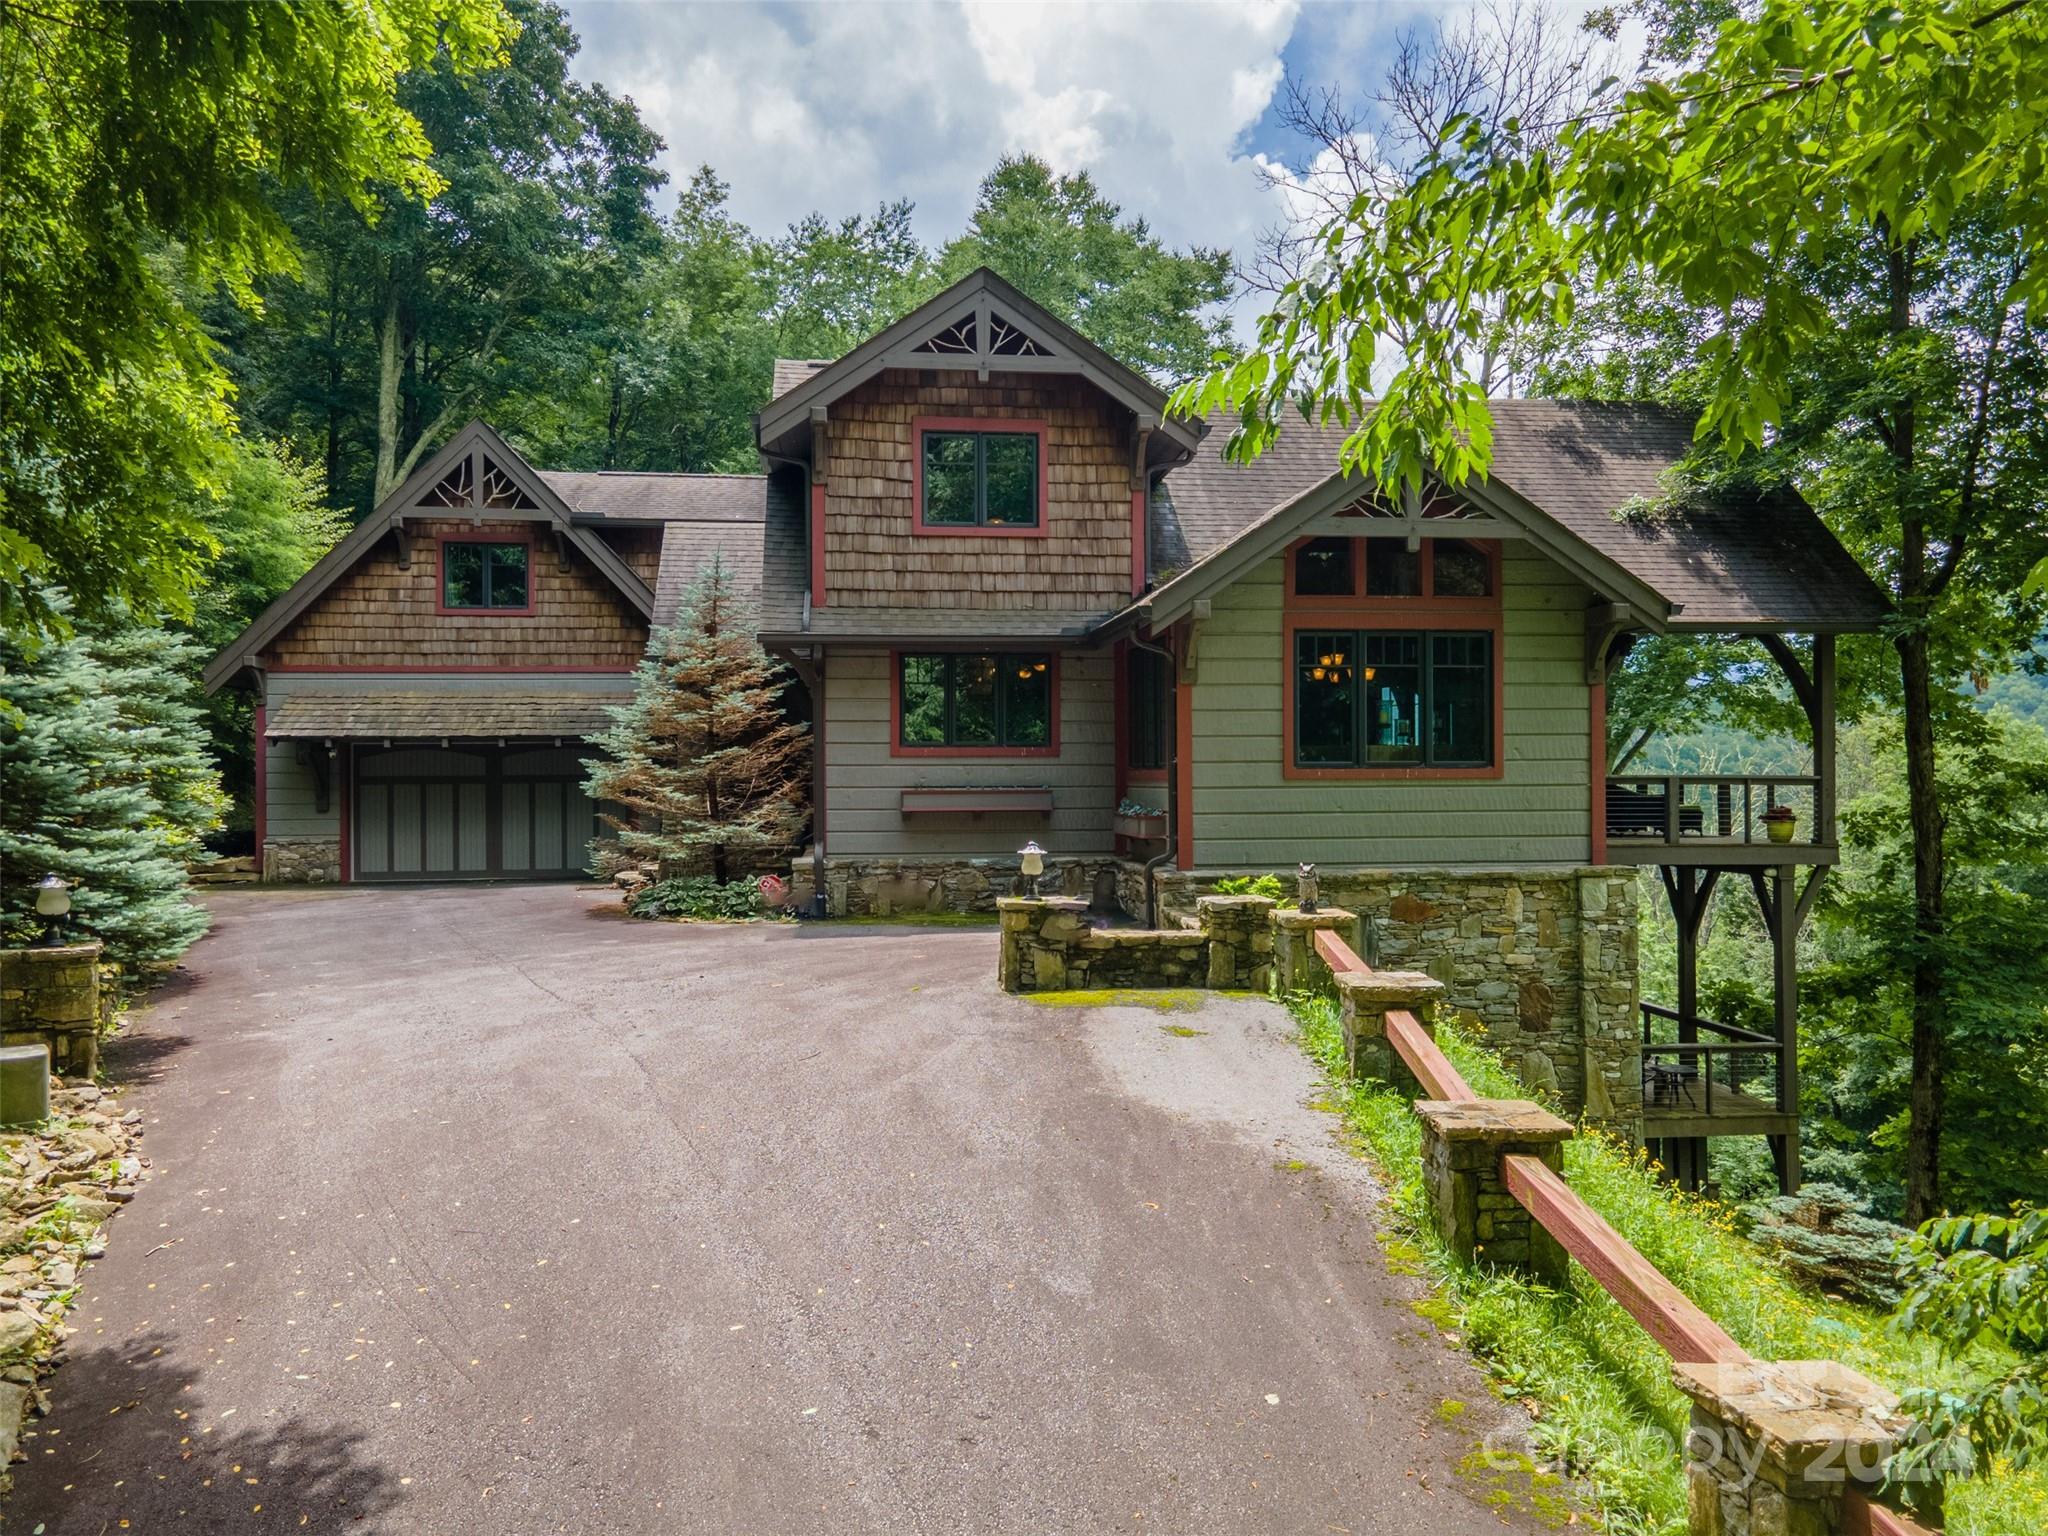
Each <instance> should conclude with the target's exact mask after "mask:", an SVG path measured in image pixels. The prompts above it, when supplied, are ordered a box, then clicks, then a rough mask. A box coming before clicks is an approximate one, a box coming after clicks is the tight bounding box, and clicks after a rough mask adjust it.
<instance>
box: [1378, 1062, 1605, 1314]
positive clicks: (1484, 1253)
mask: <svg viewBox="0 0 2048 1536" xmlns="http://www.w3.org/2000/svg"><path fill="white" fill-rule="evenodd" d="M1415 1114H1416V1118H1417V1119H1419V1120H1420V1121H1421V1122H1422V1179H1423V1186H1424V1188H1425V1190H1426V1192H1427V1194H1428V1197H1429V1207H1430V1211H1431V1213H1432V1214H1433V1215H1434V1216H1435V1218H1436V1224H1437V1231H1438V1234H1439V1235H1440V1236H1441V1237H1442V1238H1443V1240H1444V1246H1445V1247H1447V1248H1449V1249H1450V1250H1451V1251H1452V1252H1453V1253H1454V1254H1456V1255H1457V1256H1458V1257H1460V1258H1462V1259H1465V1260H1468V1261H1474V1262H1480V1261H1483V1262H1485V1263H1489V1264H1498V1265H1503V1266H1506V1267H1509V1268H1514V1269H1521V1270H1526V1271H1528V1272H1529V1273H1530V1274H1531V1275H1533V1276H1535V1277H1536V1278H1537V1279H1538V1280H1540V1281H1542V1282H1543V1283H1544V1284H1546V1285H1553V1286H1559V1287H1562V1286H1563V1285H1565V1284H1566V1283H1567V1282H1568V1280H1569V1261H1568V1260H1567V1258H1566V1255H1565V1251H1564V1249H1563V1248H1562V1247H1560V1246H1559V1244H1558V1242H1557V1239H1555V1238H1554V1237H1552V1236H1551V1235H1550V1234H1549V1233H1548V1232H1546V1231H1544V1229H1543V1227H1542V1225H1541V1223H1539V1222H1537V1221H1536V1219H1535V1218H1534V1217H1532V1216H1531V1215H1530V1214H1529V1212H1528V1211H1527V1210H1526V1209H1524V1207H1523V1205H1522V1203H1521V1202H1520V1201H1519V1200H1517V1199H1516V1198H1515V1197H1514V1195H1513V1194H1511V1193H1510V1192H1509V1190H1508V1187H1507V1182H1506V1180H1505V1178H1504V1177H1503V1176H1502V1173H1501V1159H1502V1158H1503V1157H1507V1156H1509V1155H1511V1154H1514V1155H1521V1156H1527V1157H1534V1158H1536V1159H1538V1160H1539V1161H1540V1162H1542V1163H1543V1164H1544V1166H1546V1167H1548V1168H1550V1169H1552V1170H1553V1171H1561V1170H1562V1168H1563V1166H1564V1144H1565V1142H1566V1141H1567V1140H1568V1139H1569V1138H1570V1136H1571V1134H1572V1128H1571V1126H1569V1125H1568V1124H1566V1123H1565V1122H1564V1121H1562V1120H1560V1119H1558V1117H1557V1116H1555V1115H1553V1114H1551V1113H1550V1112H1549V1111H1548V1110H1546V1109H1544V1108H1543V1107H1542V1106H1541V1105H1540V1104H1534V1103H1531V1102H1529V1101H1528V1100H1525V1099H1464V1100H1460V1101H1458V1102H1455V1103H1449V1102H1445V1101H1443V1100H1440V1099H1420V1100H1418V1101H1416V1104H1415Z"/></svg>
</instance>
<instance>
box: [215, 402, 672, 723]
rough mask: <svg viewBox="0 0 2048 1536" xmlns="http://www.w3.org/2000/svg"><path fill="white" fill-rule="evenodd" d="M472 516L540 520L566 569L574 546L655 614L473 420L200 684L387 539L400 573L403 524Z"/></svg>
mask: <svg viewBox="0 0 2048 1536" xmlns="http://www.w3.org/2000/svg"><path fill="white" fill-rule="evenodd" d="M465 512H466V513H468V514H469V515H470V520H471V521H472V522H475V523H478V524H481V523H484V522H486V521H489V522H493V523H502V522H534V523H545V524H547V525H548V526H549V528H550V529H551V530H552V532H553V534H554V539H555V554H556V558H557V559H558V560H559V561H560V562H561V564H562V565H563V567H564V568H566V567H567V566H568V563H569V551H570V550H571V549H572V548H573V549H575V550H576V551H577V552H578V553H580V554H581V555H582V556H583V557H584V558H585V559H586V560H588V561H589V562H590V564H591V565H592V566H593V567H595V568H596V570H597V571H598V573H599V574H600V575H602V576H603V577H604V578H605V579H606V580H607V581H608V582H610V583H611V585H612V586H613V587H615V588H617V590H618V592H619V595H620V596H621V597H622V598H624V599H625V601H626V603H627V605H628V606H629V607H630V608H632V609H633V610H634V611H635V612H637V613H639V614H640V616H641V617H642V618H643V619H650V620H651V619H652V617H653V615H654V592H653V590H652V589H651V588H650V587H649V586H648V585H647V583H646V582H645V581H643V580H641V578H640V577H639V575H638V574H637V573H635V572H634V570H633V568H632V567H631V566H629V565H627V564H626V562H625V560H624V559H623V558H621V557H620V555H619V553H618V551H617V550H615V549H613V548H612V546H611V545H610V544H608V543H606V542H605V541H604V540H603V539H601V538H599V537H598V536H597V534H596V533H594V532H593V531H591V529H590V528H588V527H586V526H583V525H580V524H578V523H577V522H576V521H575V518H574V514H573V513H572V512H571V511H570V509H569V507H568V505H567V504H566V503H565V502H564V501H563V500H562V499H561V498H560V497H559V496H557V495H556V494H555V493H554V492H553V491H552V490H550V489H549V488H548V485H547V482H546V481H544V480H542V479H541V478H540V476H539V475H537V474H535V473H534V472H533V470H532V469H531V468H530V467H528V465H527V463H526V460H525V459H523V458H521V457H520V455H519V453H518V451H517V450H516V449H514V448H513V447H512V445H511V444H509V443H507V442H506V441H505V440H504V439H503V438H502V437H500V436H499V435H498V434H497V433H496V432H494V431H492V430H491V429H490V428H489V427H488V426H486V425H485V424H484V423H483V422H481V421H472V422H471V423H470V424H469V425H468V426H466V427H464V428H463V429H462V430H461V431H460V432H458V433H456V434H455V436H454V437H453V438H452V439H451V440H450V441H449V442H448V443H447V445H446V446H444V447H443V448H442V449H441V451H440V452H439V453H436V454H435V455H434V456H433V457H432V458H430V459H428V460H427V461H426V463H424V464H422V465H421V466H420V467H419V468H418V469H416V470H414V471H413V473H412V474H411V476H409V477H408V478H407V479H406V481H405V483H404V484H403V485H401V486H399V488H398V489H397V490H395V491H393V492H392V493H391V494H390V495H389V496H387V497H385V498H384V500H383V502H382V503H381V504H380V505H379V506H378V507H377V509H376V511H374V512H372V513H371V514H370V515H369V516H368V517H366V518H364V519H363V521H362V522H360V523H358V524H357V525H356V528H355V531H354V532H353V533H351V534H349V535H348V537H346V538H345V539H343V540H342V541H341V542H340V543H339V544H336V545H335V546H334V548H332V549H331V550H329V551H328V552H327V553H326V554H325V555H324V556H322V557H321V559H320V561H319V563H318V564H316V565H315V566H314V567H313V568H312V569H311V570H310V571H308V572H306V574H305V575H304V576H301V577H300V578H299V579H298V581H297V582H295V583H294V584H293V585H292V587H291V589H290V590H289V591H288V592H286V593H285V594H284V596H282V597H280V598H278V599H277V601H276V602H274V603H272V604H271V605H270V606H269V607H268V608H266V609H264V610H263V612H262V613H261V614H260V615H259V616H258V617H257V619H256V622H255V623H253V624H251V625H250V626H249V627H248V628H247V629H246V630H244V631H243V632H242V633H241V635H240V636H238V637H237V638H236V639H235V641H234V642H233V643H232V644H231V645H229V646H228V647H227V649H225V650H223V651H222V652H221V653H220V654H219V655H218V656H216V657H214V658H213V660H212V661H211V662H209V663H208V664H207V667H206V670H205V673H204V674H203V680H204V682H205V685H206V688H207V691H208V692H212V691H213V690H215V689H217V688H219V687H221V686H222V685H223V684H225V683H227V682H228V681H229V680H230V679H232V678H233V677H234V676H235V675H236V674H237V673H238V672H240V671H241V670H242V669H243V668H244V667H247V666H252V665H254V664H255V663H256V659H257V657H258V656H259V655H260V654H261V652H262V651H263V648H264V647H265V646H267V645H269V644H270V642H271V641H272V640H274V639H276V638H277V636H278V635H280V634H282V633H283V632H284V630H285V629H286V627H287V626H289V625H290V624H291V622H292V621H293V620H294V619H296V618H297V617H298V616H299V615H300V614H301V613H303V612H305V611H306V609H307V608H309V607H311V606H312V604H313V603H314V602H315V600H317V599H318V598H319V596H320V595H321V594H322V593H323V592H325V591H326V590H327V588H328V587H329V586H331V585H332V584H333V583H334V581H335V580H336V579H337V578H339V577H340V576H341V575H342V574H343V573H344V572H346V571H348V570H350V569H352V568H353V567H354V566H355V564H356V563H357V562H358V561H359V560H361V559H362V558H363V557H364V556H365V555H367V554H368V553H369V552H370V551H371V550H372V549H373V548H374V547H375V546H376V545H377V544H378V542H379V541H381V540H382V539H383V538H384V537H385V536H386V535H387V534H388V535H390V536H392V537H393V538H394V539H395V540H396V542H397V546H398V564H399V567H400V569H408V568H410V566H411V564H412V559H413V553H414V552H413V544H412V538H411V535H410V532H409V530H408V528H407V526H406V525H407V524H408V523H409V522H413V521H416V520H419V519H422V518H432V519H437V520H440V521H446V520H447V519H448V518H449V517H450V515H451V514H453V515H456V516H460V515H461V514H463V513H465Z"/></svg>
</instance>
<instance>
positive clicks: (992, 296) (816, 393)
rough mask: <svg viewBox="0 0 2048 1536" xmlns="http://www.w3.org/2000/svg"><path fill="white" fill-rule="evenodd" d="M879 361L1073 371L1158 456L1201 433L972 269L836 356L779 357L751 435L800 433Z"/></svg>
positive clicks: (769, 440)
mask: <svg viewBox="0 0 2048 1536" xmlns="http://www.w3.org/2000/svg"><path fill="white" fill-rule="evenodd" d="M992 322H993V323H992ZM999 333H1000V337H1001V339H998V335H999ZM999 348H1015V349H1021V350H998V349H999ZM886 368H942V369H953V370H968V371H973V372H977V373H979V374H980V375H981V376H982V377H983V378H986V377H987V376H988V375H989V374H990V373H991V372H1032V373H1062V374H1074V375H1079V376H1080V377H1082V378H1085V379H1087V380H1088V381H1089V382H1090V383H1091V384H1093V385H1095V386H1096V387H1097V388H1098V389H1100V390H1102V391H1103V392H1104V393H1105V394H1107V395H1109V396H1111V397H1112V398H1113V399H1116V400H1118V401H1119V402H1121V403H1122V404H1123V405H1125V406H1126V407H1128V408H1129V409H1130V410H1132V411H1134V412H1135V413H1137V415H1138V417H1139V420H1140V423H1141V424H1142V425H1143V426H1145V427H1147V428H1149V429H1152V430H1153V431H1155V432H1156V433H1157V434H1158V435H1159V438H1160V445H1161V447H1162V448H1166V447H1168V446H1169V445H1170V447H1171V448H1172V450H1173V451H1172V452H1171V453H1165V452H1162V453H1160V454H1159V455H1157V457H1159V458H1160V459H1161V460H1162V461H1166V460H1170V459H1174V458H1185V457H1186V456H1187V455H1188V454H1190V453H1192V452H1193V451H1194V449H1195V446H1196V444H1197V443H1199V442H1200V441H1201V438H1202V434H1203V433H1204V432H1205V431H1206V430H1207V428H1206V427H1204V426H1203V424H1202V423H1200V422H1196V421H1189V420H1187V419H1185V418H1182V417H1174V418H1172V419H1170V420H1169V419H1167V418H1166V414H1165V413H1166V392H1165V391H1164V390H1162V389H1161V388H1160V387H1159V386H1158V385H1157V384H1154V383H1153V382H1152V381H1151V380H1150V379H1148V378H1146V377H1145V376H1144V375H1143V374H1141V373H1139V372H1137V371H1136V370H1135V369H1132V368H1129V367H1126V366H1125V365H1124V364H1123V363H1120V362H1118V361H1117V360H1116V359H1115V358H1113V357H1111V356H1110V355H1109V354H1108V353H1107V352H1105V351H1103V350H1102V348H1100V347H1098V346H1096V345H1095V343H1094V342H1092V341H1089V340H1088V339H1087V338H1086V337H1085V336H1082V335H1081V334H1080V333H1079V332H1078V331H1076V330H1074V328H1073V327H1072V326H1069V325H1068V324H1066V323H1065V322H1064V321H1062V320H1060V319H1058V318H1056V317H1055V316H1054V315H1052V314H1051V313H1050V312H1049V311H1048V310H1046V309H1044V308H1043V307H1041V306H1040V305H1038V304H1036V303H1034V302H1033V301H1032V300H1030V299H1028V298H1026V297H1025V296H1024V295H1023V294H1022V293H1020V292H1018V291H1017V289H1015V288H1013V287H1012V286H1011V285H1010V284H1008V283H1006V282H1004V281H1003V279H1002V278H1000V277H998V276H996V274H995V273H994V272H993V271H991V270H990V269H989V268H987V267H977V268H975V269H974V271H972V272H970V273H969V274H968V275H967V276H965V277H963V278H962V279H960V281H959V282H957V283H955V284H953V285H952V286H951V287H950V288H948V289H946V290H945V291H944V292H943V293H940V294H938V295H936V296H935V297H933V298H930V299H928V300H926V301H925V302H924V303H922V304H920V305H919V306H918V307H917V308H916V309H914V310H912V311H911V312H910V313H909V314H907V315H905V316H904V317H903V318H902V319H901V320H898V321H897V322H896V323H895V324H894V325H889V326H885V327H883V328H882V329H881V330H879V331H877V332H876V333H875V334H874V335H872V336H870V337H869V338H868V339H867V340H866V341H864V342H862V343H861V344H860V345H859V346H857V347H855V348H854V349H853V350H852V351H851V352H849V353H847V354H846V355H845V356H844V357H841V358H836V359H834V360H833V361H832V362H829V363H824V364H818V363H815V362H802V361H797V360H791V359H785V360H781V361H778V362H777V363H776V365H775V384H774V389H775V393H774V395H773V397H772V398H771V399H770V400H769V402H768V404H767V405H765V406H763V407H762V408H761V410H760V411H759V412H758V413H757V414H756V415H755V417H754V440H755V442H756V443H758V444H759V445H760V447H761V449H762V450H763V451H764V452H771V451H774V449H775V447H776V446H777V445H778V444H784V443H786V442H789V441H791V440H794V439H795V438H797V437H798V436H799V435H800V434H802V433H804V432H807V431H808V430H809V427H810V413H811V410H812V408H813V407H814V406H825V405H829V404H830V403H831V402H832V401H834V400H836V399H838V398H839V397H840V396H841V395H844V394H845V393H847V391H849V390H851V389H854V388H856V387H858V386H859V385H861V384H863V383H865V382H866V381H867V380H869V379H871V378H873V377H874V376H875V375H876V374H878V373H880V372H882V371H883V370H884V369H886Z"/></svg>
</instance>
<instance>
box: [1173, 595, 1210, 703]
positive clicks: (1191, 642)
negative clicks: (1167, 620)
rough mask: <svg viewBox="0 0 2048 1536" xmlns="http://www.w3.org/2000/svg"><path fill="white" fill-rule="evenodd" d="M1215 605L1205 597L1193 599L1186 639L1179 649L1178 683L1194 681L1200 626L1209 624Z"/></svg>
mask: <svg viewBox="0 0 2048 1536" xmlns="http://www.w3.org/2000/svg"><path fill="white" fill-rule="evenodd" d="M1215 611H1216V605H1215V604H1214V603H1212V602H1210V600H1209V599H1208V598H1206V597H1198V598H1196V599H1195V601H1194V604H1193V606H1192V607H1191V608H1190V609H1189V610H1188V617H1187V639H1186V640H1185V641H1184V642H1183V643H1182V645H1181V648H1180V681H1182V682H1184V683H1192V682H1193V681H1194V680H1195V666H1196V652H1197V650H1198V649H1199V647H1200V646H1201V643H1202V626H1203V625H1204V624H1207V623H1208V622H1209V616H1210V614H1212V613H1214V612H1215Z"/></svg>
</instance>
